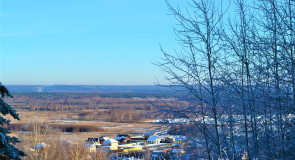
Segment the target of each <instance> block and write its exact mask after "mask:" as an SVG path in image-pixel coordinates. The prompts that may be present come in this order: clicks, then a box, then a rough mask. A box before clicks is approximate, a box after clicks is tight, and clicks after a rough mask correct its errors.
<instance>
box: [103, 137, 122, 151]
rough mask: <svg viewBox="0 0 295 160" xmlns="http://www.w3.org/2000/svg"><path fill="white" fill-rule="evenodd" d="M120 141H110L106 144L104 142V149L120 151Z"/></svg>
mask: <svg viewBox="0 0 295 160" xmlns="http://www.w3.org/2000/svg"><path fill="white" fill-rule="evenodd" d="M118 143H119V142H118V141H117V140H115V139H108V140H106V141H104V142H102V146H101V147H102V148H104V150H118Z"/></svg>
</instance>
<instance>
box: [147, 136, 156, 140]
mask: <svg viewBox="0 0 295 160" xmlns="http://www.w3.org/2000/svg"><path fill="white" fill-rule="evenodd" d="M157 138H158V136H150V137H149V138H148V139H147V141H155V140H156V139H157Z"/></svg>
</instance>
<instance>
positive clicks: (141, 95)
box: [12, 92, 181, 98]
mask: <svg viewBox="0 0 295 160" xmlns="http://www.w3.org/2000/svg"><path fill="white" fill-rule="evenodd" d="M12 95H13V96H15V97H19V96H34V97H40V98H41V97H48V96H52V97H55V96H58V97H59V98H62V97H65V98H66V97H68V96H71V97H79V98H81V97H84V98H91V97H101V98H148V97H155V98H169V97H174V98H178V97H181V93H176V92H169V93H143V92H142V93H140V92H138V93H134V92H133V93H130V92H121V93H79V92H76V93H73V92H53V93H52V92H12Z"/></svg>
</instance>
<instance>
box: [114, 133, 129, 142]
mask: <svg viewBox="0 0 295 160" xmlns="http://www.w3.org/2000/svg"><path fill="white" fill-rule="evenodd" d="M127 137H128V135H127V134H118V135H117V137H116V138H115V139H116V140H118V141H119V140H121V139H126V138H127Z"/></svg>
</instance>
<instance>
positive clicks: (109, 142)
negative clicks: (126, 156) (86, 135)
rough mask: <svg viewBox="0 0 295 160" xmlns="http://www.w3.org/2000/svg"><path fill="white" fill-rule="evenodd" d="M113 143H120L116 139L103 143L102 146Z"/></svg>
mask: <svg viewBox="0 0 295 160" xmlns="http://www.w3.org/2000/svg"><path fill="white" fill-rule="evenodd" d="M111 143H118V141H117V140H115V139H108V140H106V141H104V142H102V144H111Z"/></svg>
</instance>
